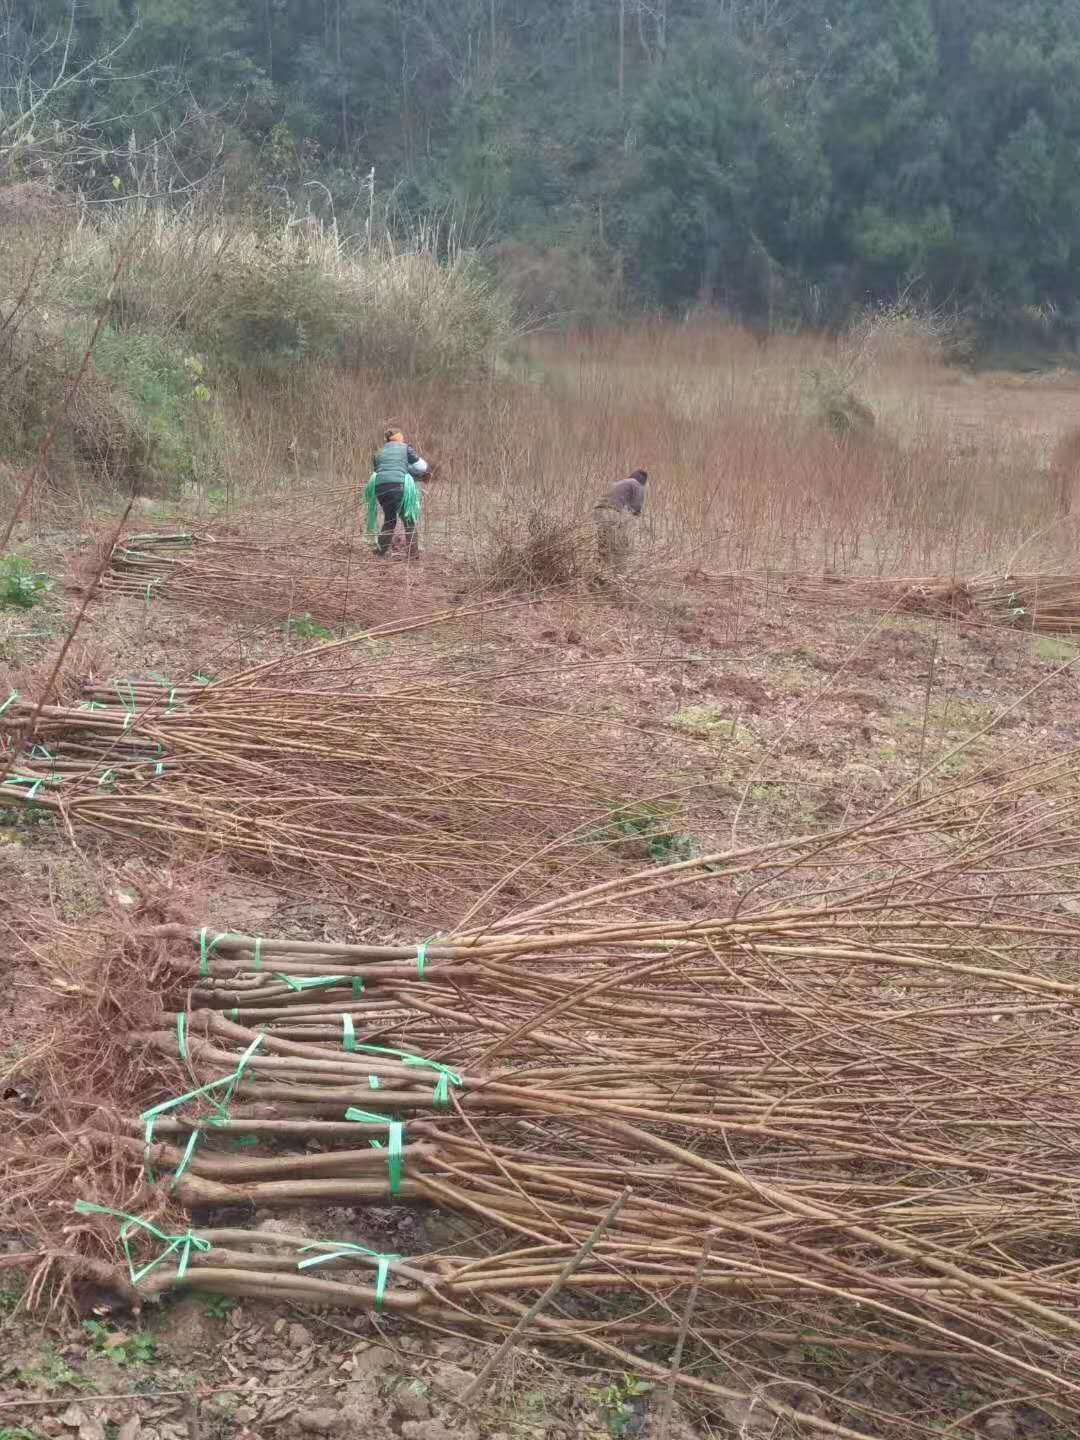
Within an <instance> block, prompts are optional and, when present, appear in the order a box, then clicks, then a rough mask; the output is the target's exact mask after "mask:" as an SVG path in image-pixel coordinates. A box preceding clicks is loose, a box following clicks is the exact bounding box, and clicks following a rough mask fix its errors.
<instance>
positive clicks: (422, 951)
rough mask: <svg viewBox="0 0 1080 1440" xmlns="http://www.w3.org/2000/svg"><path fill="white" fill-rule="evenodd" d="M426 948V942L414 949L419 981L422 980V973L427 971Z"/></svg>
mask: <svg viewBox="0 0 1080 1440" xmlns="http://www.w3.org/2000/svg"><path fill="white" fill-rule="evenodd" d="M427 947H428V942H427V941H426V940H425V941H424V942H423V944H421V945H418V946H417V947H416V973H417V975H419V977H420V979H421V980H423V978H424V971H425V970H426V969H427Z"/></svg>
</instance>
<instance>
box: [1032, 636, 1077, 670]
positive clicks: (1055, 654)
mask: <svg viewBox="0 0 1080 1440" xmlns="http://www.w3.org/2000/svg"><path fill="white" fill-rule="evenodd" d="M1031 648H1032V650H1033V651H1034V653H1035V658H1036V659H1037V660H1045V661H1046V662H1047V663H1048V664H1051V665H1067V664H1068V663H1069V661H1070V660H1075V659H1076V657H1077V656H1078V655H1080V645H1077V644H1076V642H1075V641H1074V640H1062V639H1061V638H1060V637H1059V636H1057V635H1038V636H1036V637H1035V643H1034V644H1033V645H1032V647H1031Z"/></svg>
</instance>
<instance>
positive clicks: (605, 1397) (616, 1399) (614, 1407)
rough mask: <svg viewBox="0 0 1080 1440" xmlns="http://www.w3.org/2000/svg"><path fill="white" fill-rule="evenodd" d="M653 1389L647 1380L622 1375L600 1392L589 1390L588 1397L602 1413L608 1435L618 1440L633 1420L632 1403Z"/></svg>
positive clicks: (633, 1407) (649, 1393)
mask: <svg viewBox="0 0 1080 1440" xmlns="http://www.w3.org/2000/svg"><path fill="white" fill-rule="evenodd" d="M655 1388H656V1387H655V1386H654V1385H652V1384H651V1383H650V1382H649V1381H648V1380H639V1379H638V1378H637V1376H636V1375H624V1376H623V1377H622V1379H621V1380H613V1381H612V1382H611V1384H610V1385H605V1386H604V1387H603V1389H601V1390H590V1391H589V1397H590V1399H592V1400H595V1401H596V1403H597V1405H599V1406H600V1409H601V1410H602V1411H603V1412H604V1424H605V1425H606V1426H607V1430H608V1434H609V1435H614V1436H615V1437H616V1440H619V1437H621V1436H623V1435H625V1434H626V1432H627V1431H628V1430H629V1428H630V1424H631V1421H632V1420H633V1419H634V1410H635V1406H634V1401H635V1400H642V1399H644V1398H645V1396H646V1395H651V1394H652V1392H653V1390H654V1389H655Z"/></svg>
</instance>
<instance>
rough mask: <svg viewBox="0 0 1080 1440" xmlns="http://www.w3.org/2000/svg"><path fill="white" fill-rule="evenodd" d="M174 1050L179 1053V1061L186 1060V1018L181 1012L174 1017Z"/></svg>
mask: <svg viewBox="0 0 1080 1440" xmlns="http://www.w3.org/2000/svg"><path fill="white" fill-rule="evenodd" d="M176 1048H177V1049H178V1050H179V1051H180V1059H181V1060H186V1059H187V1058H188V1048H187V1016H186V1015H185V1014H184V1012H183V1011H181V1012H180V1014H179V1015H177V1017H176Z"/></svg>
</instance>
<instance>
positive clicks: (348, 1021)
mask: <svg viewBox="0 0 1080 1440" xmlns="http://www.w3.org/2000/svg"><path fill="white" fill-rule="evenodd" d="M341 1043H342V1045H343V1046H344V1047H345V1049H346V1050H348V1051H350V1052H351V1051H355V1049H356V1030H355V1028H354V1027H353V1019H352V1016H351V1015H342V1017H341Z"/></svg>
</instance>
